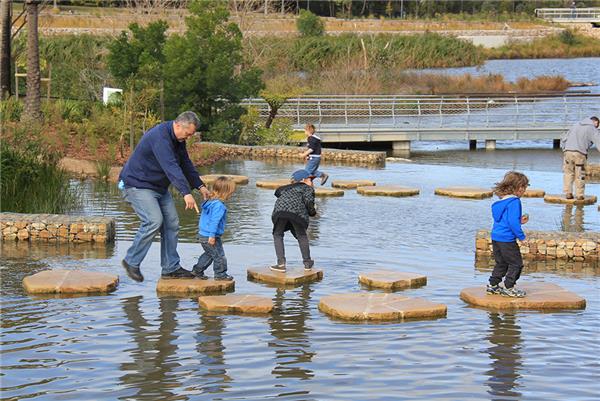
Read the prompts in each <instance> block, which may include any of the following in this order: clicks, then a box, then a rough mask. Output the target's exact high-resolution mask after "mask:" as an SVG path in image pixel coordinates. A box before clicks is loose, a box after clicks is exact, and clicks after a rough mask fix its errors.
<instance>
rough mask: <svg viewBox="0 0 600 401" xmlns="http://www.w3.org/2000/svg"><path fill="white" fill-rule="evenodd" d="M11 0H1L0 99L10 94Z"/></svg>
mask: <svg viewBox="0 0 600 401" xmlns="http://www.w3.org/2000/svg"><path fill="white" fill-rule="evenodd" d="M10 11H11V1H10V0H0V27H1V28H0V100H4V99H6V98H8V97H9V96H10V77H11V75H10V34H11V32H10V27H11V24H12V18H11V13H10Z"/></svg>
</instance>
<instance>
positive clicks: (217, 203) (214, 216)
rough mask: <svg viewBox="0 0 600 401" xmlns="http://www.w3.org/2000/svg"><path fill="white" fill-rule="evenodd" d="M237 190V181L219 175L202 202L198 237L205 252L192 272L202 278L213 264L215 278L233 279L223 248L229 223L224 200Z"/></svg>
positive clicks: (205, 277) (205, 278)
mask: <svg viewBox="0 0 600 401" xmlns="http://www.w3.org/2000/svg"><path fill="white" fill-rule="evenodd" d="M234 191H235V182H233V180H231V179H230V178H228V177H218V178H217V179H216V181H215V183H214V184H213V187H212V191H211V193H210V196H209V198H208V200H206V201H204V203H203V204H202V215H201V216H200V221H199V223H198V226H199V233H198V239H199V240H200V245H202V249H204V253H203V254H202V255H200V257H199V258H198V262H197V263H196V264H195V265H194V268H193V269H192V273H193V274H194V276H196V277H197V278H199V279H201V280H207V279H208V277H207V276H206V275H205V274H204V271H205V270H206V269H208V267H209V266H210V265H211V263H212V264H213V270H214V273H215V280H226V281H231V280H233V277H231V276H230V275H228V274H227V258H226V257H225V252H224V250H223V242H222V241H221V235H223V232H224V230H225V224H226V223H227V207H226V206H225V203H223V202H224V201H226V200H228V199H229V198H231V195H232V194H233V192H234Z"/></svg>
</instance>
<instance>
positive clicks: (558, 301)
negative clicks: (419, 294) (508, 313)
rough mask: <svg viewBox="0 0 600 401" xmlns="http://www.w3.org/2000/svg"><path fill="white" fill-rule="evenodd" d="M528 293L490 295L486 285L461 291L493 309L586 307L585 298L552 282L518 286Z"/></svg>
mask: <svg viewBox="0 0 600 401" xmlns="http://www.w3.org/2000/svg"><path fill="white" fill-rule="evenodd" d="M518 288H519V289H522V290H524V291H525V292H526V293H527V295H526V296H525V297H524V298H510V297H503V296H502V295H489V294H487V293H486V292H485V286H480V287H471V288H465V289H464V290H462V291H461V292H460V299H462V300H463V301H465V302H467V303H469V304H471V305H475V306H481V307H484V308H493V309H584V308H585V299H583V298H581V297H580V296H578V295H577V294H575V293H572V292H571V291H567V290H565V289H563V288H561V287H559V286H558V285H556V284H551V283H541V282H538V283H524V284H523V285H519V286H518Z"/></svg>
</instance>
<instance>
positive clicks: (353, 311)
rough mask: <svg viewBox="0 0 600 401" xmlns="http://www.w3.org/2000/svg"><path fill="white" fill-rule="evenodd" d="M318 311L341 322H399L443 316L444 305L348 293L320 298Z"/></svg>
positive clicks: (426, 301) (377, 295)
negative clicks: (341, 320)
mask: <svg viewBox="0 0 600 401" xmlns="http://www.w3.org/2000/svg"><path fill="white" fill-rule="evenodd" d="M319 310H320V311H321V312H324V313H326V314H328V315H330V316H333V317H337V318H340V319H345V320H375V321H377V320H378V321H385V320H403V319H414V318H435V317H444V316H446V312H447V307H446V305H444V304H438V303H434V302H430V301H428V300H426V299H423V298H409V297H405V296H402V295H398V294H389V293H388V294H381V293H368V292H367V293H348V294H336V295H329V296H326V297H323V298H321V301H320V302H319Z"/></svg>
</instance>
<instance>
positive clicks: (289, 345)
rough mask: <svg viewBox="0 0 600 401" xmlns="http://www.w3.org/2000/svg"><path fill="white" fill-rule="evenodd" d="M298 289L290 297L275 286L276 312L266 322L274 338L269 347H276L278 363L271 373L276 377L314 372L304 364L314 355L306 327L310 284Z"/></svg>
mask: <svg viewBox="0 0 600 401" xmlns="http://www.w3.org/2000/svg"><path fill="white" fill-rule="evenodd" d="M287 291H293V292H296V290H287ZM297 292H298V294H293V297H292V298H290V299H285V294H286V290H285V289H283V288H278V289H277V291H276V293H275V298H274V299H273V306H274V308H275V311H274V313H273V314H272V316H271V318H270V319H269V325H270V327H271V334H272V335H273V337H274V339H273V341H270V342H269V347H270V348H274V349H275V358H276V363H277V365H276V366H275V368H274V369H273V371H272V372H271V373H272V374H273V376H275V378H278V379H280V378H281V379H285V378H287V379H292V378H293V379H300V380H308V379H311V378H312V377H313V376H314V373H313V371H312V370H310V369H308V368H307V367H306V366H309V365H310V362H311V361H312V359H313V357H314V356H315V354H316V353H315V352H314V351H312V350H311V349H310V339H309V338H308V335H307V331H308V329H307V327H306V322H307V320H308V319H309V318H310V316H309V315H310V312H309V311H310V308H309V305H308V304H309V301H310V294H311V292H312V290H311V288H310V285H308V284H305V285H303V286H302V287H300V288H299V289H298V291H297ZM298 296H299V297H298ZM284 301H285V303H286V304H287V305H284Z"/></svg>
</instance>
